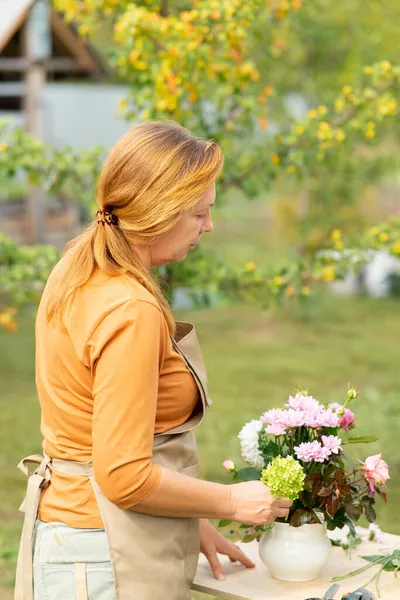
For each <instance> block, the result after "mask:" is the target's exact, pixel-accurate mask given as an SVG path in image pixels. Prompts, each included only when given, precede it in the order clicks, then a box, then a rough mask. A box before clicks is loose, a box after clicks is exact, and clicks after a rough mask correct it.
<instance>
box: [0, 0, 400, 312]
mask: <svg viewBox="0 0 400 600" xmlns="http://www.w3.org/2000/svg"><path fill="white" fill-rule="evenodd" d="M53 5H54V6H55V7H56V8H57V9H58V10H60V11H61V12H62V13H63V15H64V17H65V18H66V19H67V20H68V21H73V22H74V23H75V25H76V26H77V27H78V30H79V32H80V34H81V36H83V37H87V38H88V39H93V40H95V41H96V40H97V42H98V40H99V37H98V36H101V35H104V29H105V27H104V23H105V22H106V23H107V27H106V29H107V36H108V38H109V44H108V48H107V54H108V58H109V60H110V62H111V64H112V65H113V66H114V68H115V69H116V71H117V72H118V74H119V76H120V77H121V79H122V80H123V81H125V82H126V83H128V85H129V89H130V92H129V95H128V97H127V98H126V99H125V100H124V101H122V103H121V106H120V111H121V115H122V116H124V117H125V118H126V119H127V120H134V121H136V122H138V121H141V120H143V119H144V120H147V119H153V118H156V119H170V118H172V119H175V120H177V121H179V122H180V123H182V124H183V125H185V126H187V127H188V128H189V129H191V130H193V131H194V132H195V133H196V134H198V135H200V136H204V137H212V138H214V139H216V140H217V141H218V142H219V143H220V145H221V147H222V149H223V151H224V154H225V157H226V164H225V169H224V173H223V175H222V177H221V180H220V182H219V191H220V192H227V191H228V190H230V189H232V186H235V187H239V188H240V189H241V190H242V191H243V193H244V194H245V195H246V196H248V197H254V196H258V195H260V194H265V192H266V191H268V190H271V189H274V190H275V191H278V192H279V193H281V192H282V191H283V192H284V193H287V191H288V190H289V192H292V193H293V191H294V190H296V193H297V194H299V195H301V199H302V200H301V210H300V213H299V214H294V213H293V212H292V214H291V215H289V216H290V218H291V219H292V220H293V221H294V222H295V223H296V233H297V239H296V245H297V253H296V254H295V256H294V259H293V261H292V264H290V265H288V266H285V267H283V268H282V269H278V271H277V272H275V271H276V269H275V270H274V269H273V268H272V267H266V266H263V267H262V266H257V267H256V268H254V269H252V268H249V267H248V266H247V267H242V268H241V270H240V269H239V270H238V269H233V268H232V267H230V266H228V265H223V264H220V261H219V260H218V259H217V257H216V256H215V255H213V254H212V253H209V252H207V253H204V252H200V251H199V252H196V253H191V255H190V258H189V259H188V260H187V261H185V263H184V264H182V265H170V266H168V267H167V268H166V269H164V271H163V272H162V274H163V277H164V278H165V280H166V282H167V284H169V286H170V289H171V294H172V295H173V290H174V289H175V288H176V287H186V288H187V287H190V289H191V290H192V293H193V294H194V297H195V300H196V301H197V302H202V303H204V302H208V301H209V298H210V297H211V296H212V295H215V294H217V295H220V294H225V295H228V296H230V297H232V296H234V297H236V298H241V299H243V298H247V299H250V298H251V299H254V300H257V301H259V302H262V304H267V303H268V301H269V298H270V297H271V296H272V297H279V298H280V297H286V296H296V297H303V296H307V295H308V294H309V293H310V291H309V284H311V283H313V282H314V281H316V280H320V279H321V278H322V279H325V280H329V279H334V278H335V277H339V276H341V274H342V273H344V272H345V270H346V269H347V266H348V263H349V261H350V262H356V263H358V262H359V261H360V260H365V257H366V256H367V255H366V254H365V252H364V250H365V246H364V245H363V244H364V241H363V240H365V239H369V238H368V235H367V236H366V237H365V235H364V236H363V234H362V231H361V227H360V226H358V227H357V226H355V227H354V228H353V231H351V232H350V235H348V229H349V224H350V226H351V227H353V225H357V224H358V223H360V221H361V219H359V211H358V210H357V203H358V202H359V199H360V197H361V196H362V194H363V192H364V191H365V189H366V188H368V187H369V186H372V185H374V184H376V183H377V182H379V181H381V180H382V178H383V177H384V176H386V175H387V174H390V173H393V172H394V171H395V170H396V169H397V168H398V167H399V158H398V157H399V155H400V153H398V152H397V153H396V151H394V149H397V145H398V132H399V127H398V125H399V111H398V97H399V88H400V85H399V82H400V67H399V66H396V62H397V63H400V56H399V47H398V41H397V33H396V23H397V22H398V17H399V16H400V15H399V13H400V7H399V5H398V3H397V2H395V1H394V0H389V1H388V2H385V3H383V2H382V1H381V0H366V1H364V0H363V1H361V0H351V2H348V3H346V4H345V5H343V3H335V2H334V1H333V0H315V1H314V2H307V3H305V4H304V5H303V3H302V1H301V0H249V1H248V2H245V3H243V2H241V1H240V0H230V1H229V2H227V1H226V0H193V1H192V2H189V1H185V0H178V1H177V2H174V3H170V2H168V0H144V1H143V2H131V1H128V0H53ZM361 25H362V27H361ZM382 57H384V59H383V58H382ZM392 61H393V62H394V64H392ZM361 64H367V65H370V66H366V67H364V68H362V67H361V66H360V65H361ZM105 153H106V151H105V150H104V149H101V148H98V149H94V150H91V151H87V152H84V153H76V152H75V151H73V150H72V149H69V148H66V149H63V150H61V151H59V150H56V149H54V148H52V147H50V146H47V145H45V144H42V143H40V142H38V141H37V140H35V139H34V138H32V137H31V136H30V135H28V134H26V133H24V132H23V131H21V130H20V129H13V128H11V127H10V126H9V125H7V123H2V124H0V178H3V177H8V178H10V177H11V178H21V177H22V178H23V177H27V178H28V180H29V181H30V182H31V183H34V184H36V185H41V186H43V187H44V188H45V189H46V190H47V191H48V192H51V193H54V192H57V191H58V190H60V189H62V188H63V189H65V188H66V189H68V190H69V191H70V192H71V193H73V194H74V196H75V197H76V198H77V199H78V200H79V202H80V203H81V206H82V207H83V209H84V211H86V212H85V215H86V216H88V215H89V214H90V213H91V212H92V211H93V207H94V197H95V192H94V187H95V182H96V179H97V176H98V173H99V170H100V168H101V164H102V161H103V159H104V156H105ZM349 214H352V219H351V220H349ZM382 227H383V228H384V227H387V228H388V234H387V235H388V236H389V239H390V244H389V245H388V244H386V242H384V241H382V240H381V241H379V244H381V245H384V246H386V245H388V247H389V249H390V250H391V251H393V248H397V246H396V244H397V242H398V240H399V235H398V234H399V231H398V225H397V223H395V222H392V223H388V224H387V225H386V226H382ZM337 229H340V230H342V229H343V230H344V232H345V234H346V239H347V237H348V242H347V253H346V252H344V250H346V248H345V244H344V242H343V239H342V238H341V239H340V240H336V242H337V246H338V245H339V246H340V244H342V245H343V248H338V247H336V251H340V252H341V254H340V258H339V259H337V260H336V259H335V260H334V261H333V262H332V265H329V264H326V260H327V256H326V255H324V258H323V260H322V258H321V256H322V255H323V253H322V254H321V253H319V250H320V249H321V248H330V246H331V242H332V240H331V237H330V236H331V233H332V231H333V230H337ZM341 236H342V233H341ZM369 241H370V242H371V243H372V240H369ZM373 241H374V244H375V243H376V242H377V240H375V238H374V239H373ZM339 242H340V243H339ZM342 250H343V252H342ZM40 252H43V253H46V252H47V250H43V249H41V250H40ZM49 252H50V251H49ZM396 253H397V252H396ZM17 256H18V258H16V259H15V260H16V261H17V262H18V261H21V260H25V258H23V257H24V256H25V254H23V253H22V254H18V252H17ZM360 257H361V258H360ZM53 258H54V255H53ZM329 260H330V259H329ZM323 261H325V262H323ZM28 262H29V260H28ZM50 262H51V261H50ZM249 264H250V265H251V264H252V263H249ZM330 268H332V269H333V271H334V273H335V275H334V277H331V276H330V275H329V276H328V275H326V274H327V273H328V272H329V273H330V271H329V269H330ZM6 269H7V272H8V271H9V266H7V267H6ZM324 269H325V270H324ZM326 269H328V271H326ZM28 271H29V270H28ZM324 273H325V275H324ZM11 277H12V278H13V277H14V276H11ZM25 280H29V274H28V273H27V274H26V277H25ZM274 281H275V283H273V284H271V282H274ZM276 282H279V283H276ZM7 285H8V286H9V284H7ZM2 287H4V286H3V284H2ZM28 287H29V286H28ZM6 292H7V294H8V296H9V298H10V299H11V302H12V304H13V305H16V304H20V300H19V298H16V297H15V296H16V295H15V293H13V292H12V291H11V288H10V287H8V288H7V290H6Z"/></svg>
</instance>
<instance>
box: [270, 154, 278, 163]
mask: <svg viewBox="0 0 400 600" xmlns="http://www.w3.org/2000/svg"><path fill="white" fill-rule="evenodd" d="M270 158H271V162H273V164H274V165H279V163H280V162H281V159H280V158H279V156H278V155H277V154H275V153H274V152H273V153H272V154H271V157H270Z"/></svg>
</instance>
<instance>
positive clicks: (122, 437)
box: [86, 300, 166, 509]
mask: <svg viewBox="0 0 400 600" xmlns="http://www.w3.org/2000/svg"><path fill="white" fill-rule="evenodd" d="M165 336H166V327H165V321H164V318H163V315H162V313H161V311H160V309H159V308H158V307H157V306H155V305H154V304H151V303H149V302H146V301H142V300H129V301H127V302H124V303H123V304H121V305H120V306H119V307H118V308H116V309H114V310H113V311H112V312H110V313H109V314H108V315H106V316H105V317H104V319H103V320H102V321H101V322H100V323H99V324H98V325H97V327H96V329H95V330H94V332H93V333H92V334H91V336H90V339H89V340H88V342H87V345H86V351H87V357H88V363H89V364H88V366H89V367H90V369H91V370H92V373H93V422H92V436H93V455H92V458H93V469H94V476H95V479H96V481H97V483H98V485H99V486H100V488H101V489H102V491H103V493H104V494H105V496H106V497H107V498H108V499H109V500H110V501H111V502H113V503H115V504H116V505H117V506H118V507H119V508H122V509H126V508H131V507H133V506H134V505H135V504H137V503H138V502H140V501H142V500H143V499H145V498H146V497H147V496H148V495H150V494H151V493H152V492H153V491H154V490H155V489H156V487H157V486H158V484H159V482H160V479H161V470H160V467H159V466H158V465H156V464H153V463H152V447H153V438H154V428H155V418H156V409H157V395H158V385H159V373H160V368H161V366H162V361H163V356H164V352H165V342H166V340H165Z"/></svg>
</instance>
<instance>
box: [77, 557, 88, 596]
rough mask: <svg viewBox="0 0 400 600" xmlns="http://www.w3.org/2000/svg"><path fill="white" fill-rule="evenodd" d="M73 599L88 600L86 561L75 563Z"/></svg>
mask: <svg viewBox="0 0 400 600" xmlns="http://www.w3.org/2000/svg"><path fill="white" fill-rule="evenodd" d="M75 599H76V600H88V592H87V583H86V563H75Z"/></svg>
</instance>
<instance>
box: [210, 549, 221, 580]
mask: <svg viewBox="0 0 400 600" xmlns="http://www.w3.org/2000/svg"><path fill="white" fill-rule="evenodd" d="M206 557H207V560H208V562H209V563H210V567H211V571H212V572H213V575H214V577H215V579H219V581H222V580H224V579H225V575H224V571H223V570H222V566H221V563H220V562H219V560H218V556H217V553H216V551H215V550H210V551H209V552H208V553H207V554H206Z"/></svg>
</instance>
